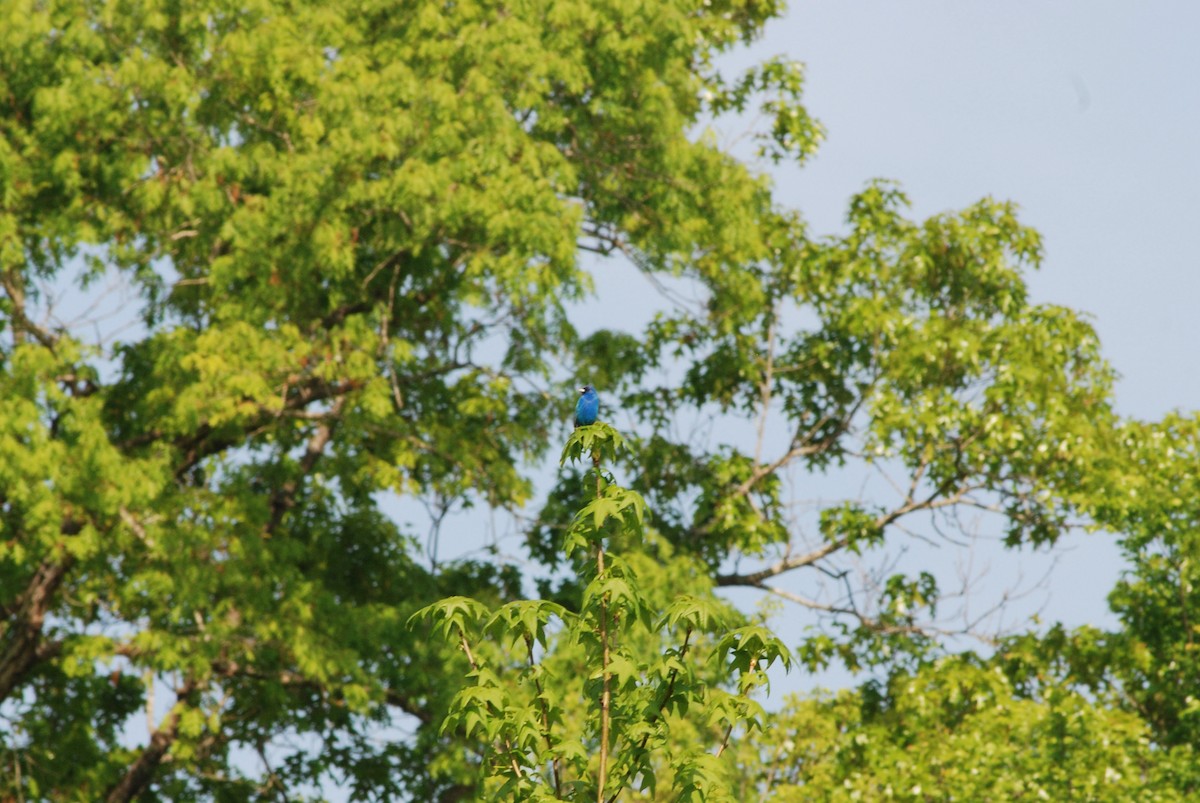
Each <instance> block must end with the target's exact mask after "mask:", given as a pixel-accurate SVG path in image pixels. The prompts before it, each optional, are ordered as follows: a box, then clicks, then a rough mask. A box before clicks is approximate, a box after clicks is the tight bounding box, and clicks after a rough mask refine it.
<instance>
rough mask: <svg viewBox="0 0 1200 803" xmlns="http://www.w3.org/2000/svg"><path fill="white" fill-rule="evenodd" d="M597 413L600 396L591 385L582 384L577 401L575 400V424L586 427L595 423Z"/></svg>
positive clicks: (598, 411)
mask: <svg viewBox="0 0 1200 803" xmlns="http://www.w3.org/2000/svg"><path fill="white" fill-rule="evenodd" d="M599 413H600V397H599V396H597V395H596V391H595V389H594V388H593V387H592V386H591V385H584V386H583V387H581V388H580V389H579V401H577V402H575V426H576V427H586V426H587V425H588V424H594V423H596V416H597V415H599Z"/></svg>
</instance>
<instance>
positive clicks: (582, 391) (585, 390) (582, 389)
mask: <svg viewBox="0 0 1200 803" xmlns="http://www.w3.org/2000/svg"><path fill="white" fill-rule="evenodd" d="M579 392H580V393H587V388H580V389H579Z"/></svg>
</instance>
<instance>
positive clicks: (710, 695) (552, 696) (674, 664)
mask: <svg viewBox="0 0 1200 803" xmlns="http://www.w3.org/2000/svg"><path fill="white" fill-rule="evenodd" d="M623 443H624V441H623V439H622V438H621V436H620V435H619V434H618V433H617V432H616V431H615V430H613V429H612V428H611V427H609V426H608V425H606V424H602V423H601V424H595V425H592V426H588V427H583V428H581V429H578V430H576V431H575V433H574V434H573V435H572V436H571V438H570V439H569V440H568V441H567V446H566V448H565V449H564V451H563V460H564V461H566V460H568V459H572V460H579V459H581V458H582V457H583V455H588V454H590V455H592V460H593V461H594V464H595V467H594V468H593V470H591V471H590V472H588V475H587V483H586V484H587V487H589V488H594V489H595V491H594V492H593V493H590V494H589V495H588V497H589V498H588V501H587V503H586V504H585V506H584V507H583V508H582V509H581V510H580V511H579V513H578V514H577V516H576V517H575V520H574V522H573V523H572V525H571V528H570V529H569V530H568V532H567V534H566V537H565V539H564V540H565V545H564V550H565V551H567V552H568V553H579V554H581V556H583V559H584V560H586V563H584V568H583V578H582V579H583V580H584V581H585V586H584V588H583V591H582V595H581V597H580V607H579V610H578V611H575V612H571V611H568V610H566V609H565V608H563V607H562V606H561V605H557V604H555V603H552V602H547V601H519V602H512V603H508V604H507V605H504V606H502V607H500V608H499V609H497V610H495V611H494V612H493V611H489V610H487V609H486V608H485V607H484V606H482V605H481V604H480V603H478V602H475V601H474V600H469V599H466V598H463V597H450V598H447V599H444V600H442V601H441V602H438V603H436V604H434V605H431V606H429V607H428V608H425V609H423V610H421V611H418V612H417V614H415V615H414V617H413V622H414V623H416V624H418V625H419V623H421V622H423V621H428V622H430V623H431V624H432V626H433V628H434V630H435V632H437V633H439V634H440V635H441V637H442V638H443V639H444V640H446V641H456V642H457V643H458V644H459V646H460V647H461V649H462V651H463V653H464V654H465V655H466V656H467V659H468V661H469V663H470V666H471V672H470V673H469V677H470V679H471V681H472V684H471V685H468V686H467V687H466V688H464V689H463V690H461V691H460V692H459V693H458V695H457V696H456V697H455V699H454V701H453V702H452V704H451V706H450V712H449V715H448V716H447V718H446V719H445V721H444V723H443V725H442V729H443V731H448V732H461V733H462V734H463V735H464V736H466V737H467V738H468V739H474V740H476V741H478V742H480V743H482V744H484V745H486V746H487V753H486V754H485V756H484V760H483V762H482V770H483V772H482V776H481V778H480V780H479V790H478V792H477V796H478V797H479V798H480V799H490V800H496V799H509V798H516V799H528V800H541V799H570V800H586V799H591V798H597V799H605V800H608V799H613V800H615V799H616V798H617V797H619V796H621V795H622V794H623V793H628V792H630V791H634V790H635V789H636V790H639V791H642V792H644V793H646V794H648V795H649V796H650V797H651V798H653V799H657V797H656V793H657V791H658V789H659V787H660V786H668V785H669V786H670V787H671V791H670V793H669V794H668V795H667V797H668V798H669V799H674V800H731V801H732V800H735V799H736V798H734V797H733V796H732V795H731V793H730V787H731V778H732V776H731V772H730V770H731V766H730V764H729V761H728V760H726V761H725V762H721V761H720V760H719V759H720V757H721V755H722V754H723V753H725V751H726V749H727V748H728V746H729V740H730V737H731V735H732V732H733V730H734V729H735V728H739V729H746V730H753V729H755V728H757V727H760V726H761V722H762V719H763V717H764V716H765V712H764V711H763V709H762V707H761V706H760V705H759V704H758V703H757V702H756V701H754V700H753V698H752V694H753V693H754V692H755V691H757V690H758V689H760V688H761V687H763V686H764V685H765V684H766V683H767V675H766V672H767V670H768V669H769V668H770V667H771V665H772V664H775V663H777V662H781V663H782V664H783V665H784V666H785V667H786V666H787V665H789V664H790V661H791V658H790V655H789V653H788V650H787V648H786V647H784V646H783V644H782V643H781V642H780V641H779V639H778V638H776V637H775V636H773V635H772V634H771V633H770V632H769V631H768V630H766V629H765V628H763V627H761V626H757V625H745V626H742V627H738V628H735V629H730V625H731V619H732V617H731V615H730V612H729V611H728V610H727V609H726V608H725V607H724V606H722V605H720V604H719V603H718V602H717V601H716V600H714V599H712V598H711V597H708V596H705V597H697V596H694V595H691V594H684V593H678V594H675V595H674V596H673V597H672V596H671V594H670V592H668V593H666V594H663V593H662V591H661V590H660V592H659V594H657V595H654V596H657V597H658V599H653V598H652V595H651V593H650V591H649V588H647V587H646V586H645V585H644V583H643V581H642V580H641V579H640V578H639V576H638V573H637V571H636V570H635V569H634V567H633V565H632V564H631V563H628V562H626V561H624V560H622V559H621V558H620V557H619V556H618V555H616V554H614V553H613V552H610V551H608V550H607V549H606V547H607V545H608V544H609V543H625V544H634V543H638V542H640V541H641V540H642V538H643V537H644V532H643V529H642V523H643V509H644V503H643V502H642V499H641V497H640V496H639V495H638V494H637V493H635V492H633V491H629V490H627V489H625V488H622V487H621V486H620V485H618V484H616V483H615V482H614V481H613V478H612V477H611V475H608V474H606V473H604V472H602V471H601V468H600V466H601V465H602V462H603V460H604V458H605V457H608V458H611V457H612V456H613V455H614V454H615V453H616V452H617V450H618V449H620V448H621V447H622V445H623ZM664 597H665V598H666V599H668V600H669V601H667V602H665V604H664V602H663V598H664ZM656 603H657V604H656ZM656 608H657V609H659V610H665V614H663V615H661V616H660V615H658V614H655V613H654V610H655V609H656ZM548 630H553V632H554V636H553V639H552V641H553V644H550V643H549V642H548V639H547V633H548ZM481 638H486V639H487V640H488V642H487V643H484V644H481ZM657 643H661V644H666V645H670V646H667V647H665V648H664V649H662V650H661V652H660V653H659V654H657V655H651V654H648V652H647V650H646V647H647V646H648V645H654V644H657ZM488 646H491V647H492V648H493V650H492V651H491V654H492V657H493V661H495V663H491V662H486V663H485V662H484V661H483V660H482V659H481V658H480V657H477V656H479V655H480V653H481V649H482V648H486V647H488ZM548 646H550V647H552V648H553V649H554V653H555V654H554V655H553V657H546V658H544V659H543V660H538V658H537V655H536V652H535V651H536V650H537V649H538V648H540V649H541V650H543V651H544V650H546V648H547V647H548ZM518 647H519V648H520V649H519V650H517V649H515V648H518ZM495 648H499V651H498V652H497V651H496V650H495ZM504 648H514V649H509V650H507V651H506V650H505V649H504ZM697 653H700V654H707V655H708V662H710V663H711V664H713V665H715V666H714V671H713V672H712V676H713V677H716V678H718V679H719V680H720V681H724V682H727V683H730V684H732V686H733V689H734V691H725V690H724V689H722V688H721V687H720V686H718V685H713V684H712V682H711V681H708V682H706V679H705V677H704V676H703V675H701V674H700V672H699V671H698V668H699V667H698V665H697V662H696V660H695V655H696V654H697ZM568 656H570V657H569V659H568V662H567V663H565V664H564V658H566V657H568ZM506 664H507V666H505V665H506ZM572 664H575V665H577V666H581V667H592V668H593V671H592V673H591V674H590V675H588V674H587V673H586V672H584V673H578V672H573V671H571V665H572ZM502 667H503V668H505V669H507V672H502V671H501V668H502ZM564 669H565V670H566V671H565V672H564ZM505 675H507V677H505ZM602 698H603V699H604V702H601V699H602ZM572 699H574V700H581V701H583V705H584V708H585V709H586V710H587V712H588V714H587V715H586V716H584V717H582V718H568V717H566V716H564V710H563V707H562V706H561V704H560V702H559V701H562V700H572ZM689 713H690V720H689ZM679 729H687V730H689V731H692V730H696V729H699V730H700V731H701V732H704V731H707V732H709V733H711V734H717V736H716V737H715V738H714V742H715V743H714V744H713V745H711V747H710V745H708V744H705V743H701V744H696V743H694V741H693V740H692V739H681V738H679V737H678V736H674V733H673V732H674V731H676V730H679ZM597 756H602V757H603V758H599V759H598V758H597ZM663 791H664V792H665V790H663Z"/></svg>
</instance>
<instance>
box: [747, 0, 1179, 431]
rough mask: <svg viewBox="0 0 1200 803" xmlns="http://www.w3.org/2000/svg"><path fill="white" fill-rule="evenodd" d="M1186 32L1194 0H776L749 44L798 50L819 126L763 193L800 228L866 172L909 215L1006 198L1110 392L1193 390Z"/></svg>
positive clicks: (1142, 400)
mask: <svg viewBox="0 0 1200 803" xmlns="http://www.w3.org/2000/svg"><path fill="white" fill-rule="evenodd" d="M1197 42H1200V4H1197V3H1185V2H1171V3H1168V2H1137V3H1131V2H1101V1H1098V0H1073V1H1072V2H1062V1H1059V2H1053V3H1049V2H1029V1H1025V2H1005V3H984V2H961V1H957V2H951V1H950V0H940V1H939V2H930V1H929V0H925V1H924V2H894V1H893V2H885V1H884V0H873V1H871V2H867V1H866V0H861V1H854V2H832V1H831V0H807V1H806V2H805V1H801V2H793V3H792V4H791V11H790V13H789V14H788V16H787V18H786V19H784V20H782V21H779V22H777V23H775V24H774V25H772V26H771V27H770V28H769V29H768V33H767V36H766V38H765V40H764V41H763V42H762V43H760V44H759V45H758V46H757V47H756V48H755V51H756V52H757V53H761V54H775V53H787V54H788V55H790V56H792V57H794V58H796V59H798V60H800V61H803V62H805V63H806V64H807V75H808V84H807V92H806V98H807V103H808V106H809V109H810V111H811V112H812V113H813V114H814V115H816V116H817V117H818V118H819V119H820V120H821V121H822V123H824V125H825V127H826V129H827V131H828V138H827V140H826V142H825V143H824V144H823V145H822V147H821V150H820V151H819V152H818V154H817V155H816V157H815V158H814V159H813V160H812V162H811V163H810V164H809V165H808V166H807V167H806V168H804V169H803V170H800V171H794V170H793V171H786V172H785V171H781V172H780V173H779V174H778V177H777V180H778V183H779V188H780V197H781V198H782V199H784V200H785V201H786V202H788V203H789V204H793V205H795V206H796V207H797V208H800V209H802V210H803V211H804V214H805V215H806V217H807V218H808V220H809V221H810V222H811V223H812V225H813V227H814V229H815V230H817V231H830V230H833V229H834V228H836V227H837V226H838V225H839V223H840V221H841V217H842V215H843V210H844V208H845V200H846V198H847V197H848V196H849V195H850V194H851V193H853V192H854V191H855V190H857V189H858V188H860V187H861V186H862V183H863V181H864V180H865V179H867V178H871V177H886V178H892V179H897V180H899V181H900V182H901V183H902V184H903V186H904V188H905V189H906V190H907V192H908V193H909V195H910V197H911V198H912V200H913V202H914V210H915V211H916V212H917V213H919V214H923V215H924V214H931V213H935V212H939V211H943V210H947V209H952V208H958V207H962V206H964V205H966V204H969V203H971V202H972V201H974V200H976V199H978V198H980V197H982V196H984V195H992V196H995V197H998V198H1005V199H1009V200H1013V201H1016V202H1017V203H1018V204H1020V206H1021V207H1022V209H1023V214H1022V217H1023V219H1024V221H1025V222H1026V223H1028V224H1031V225H1033V226H1035V227H1036V228H1037V229H1039V230H1040V231H1041V232H1042V234H1043V236H1044V238H1045V245H1046V261H1045V265H1044V267H1043V269H1042V271H1041V272H1040V273H1038V274H1036V275H1035V276H1033V277H1032V278H1031V280H1030V284H1031V286H1032V288H1033V291H1034V296H1035V298H1036V299H1037V300H1039V301H1050V302H1054V303H1059V304H1064V305H1066V306H1070V307H1074V308H1076V309H1081V310H1085V311H1087V312H1089V313H1091V314H1092V315H1093V316H1094V321H1093V322H1094V324H1095V326H1096V328H1097V330H1098V331H1099V333H1100V336H1101V340H1102V342H1103V345H1104V352H1105V354H1106V355H1107V356H1108V358H1109V359H1110V360H1111V362H1112V363H1113V365H1114V366H1115V367H1116V368H1117V370H1118V371H1119V372H1120V373H1121V375H1122V377H1123V379H1122V382H1121V384H1120V386H1119V391H1118V404H1119V406H1120V408H1121V410H1122V411H1123V412H1126V413H1127V414H1131V415H1138V416H1145V417H1157V416H1159V415H1161V414H1162V413H1163V412H1165V411H1167V410H1169V409H1172V408H1176V407H1180V408H1184V409H1193V408H1196V407H1198V406H1200V375H1198V373H1197V371H1196V367H1197V362H1198V361H1197V358H1196V344H1197V343H1200V317H1198V316H1197V314H1196V311H1195V307H1196V304H1197V301H1200V260H1198V258H1197V256H1196V249H1195V239H1196V238H1195V232H1196V231H1197V230H1200V155H1198V154H1197V152H1196V149H1197V145H1198V144H1200V48H1198V47H1197Z"/></svg>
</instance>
